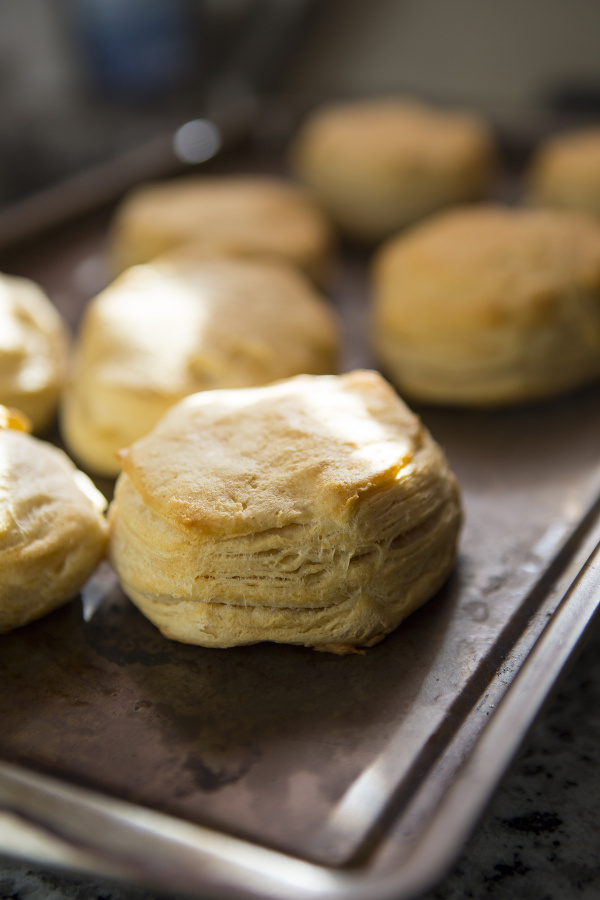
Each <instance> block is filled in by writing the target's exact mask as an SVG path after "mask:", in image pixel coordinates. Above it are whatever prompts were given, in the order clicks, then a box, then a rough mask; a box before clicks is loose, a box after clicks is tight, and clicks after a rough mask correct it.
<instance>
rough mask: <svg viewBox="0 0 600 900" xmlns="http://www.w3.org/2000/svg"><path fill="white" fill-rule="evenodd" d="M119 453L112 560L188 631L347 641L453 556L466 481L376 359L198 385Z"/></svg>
mask: <svg viewBox="0 0 600 900" xmlns="http://www.w3.org/2000/svg"><path fill="white" fill-rule="evenodd" d="M123 456H124V458H123V472H122V474H121V476H120V477H119V479H118V482H117V487H116V492H115V500H114V503H113V505H112V507H111V511H110V519H111V523H112V543H111V547H112V549H111V554H112V558H113V562H114V564H115V567H116V569H117V572H118V574H119V577H120V579H121V583H122V585H123V588H124V590H125V592H126V593H127V594H128V595H129V596H130V597H131V599H132V600H133V601H134V602H135V603H136V604H137V605H138V606H139V607H140V609H141V610H142V611H143V612H144V613H145V614H146V615H147V616H148V617H149V618H150V619H151V620H152V621H154V622H155V624H157V625H158V627H159V628H160V629H161V630H162V631H163V633H164V634H166V635H167V636H169V637H173V638H175V639H178V640H182V641H185V642H189V643H198V644H203V645H205V646H214V647H228V646H233V645H236V644H247V643H254V642H257V641H262V640H274V641H280V642H285V643H299V644H304V645H306V646H316V647H318V648H321V649H329V650H334V652H351V651H352V650H354V649H356V648H357V647H364V646H370V645H372V644H373V643H376V642H377V641H379V640H381V639H382V638H383V637H384V636H385V635H386V634H387V633H389V631H391V630H392V629H393V628H395V627H396V625H397V624H399V622H400V621H401V620H402V619H403V618H405V617H406V616H407V615H408V614H409V613H410V612H412V611H413V610H414V609H416V608H417V607H418V606H420V605H421V604H422V603H423V602H425V600H427V599H428V598H429V597H431V596H432V595H433V594H434V593H435V591H436V590H437V589H438V588H439V587H440V586H441V584H442V583H443V581H444V580H445V579H446V577H447V576H448V574H449V572H450V570H451V568H452V566H453V564H454V559H455V554H456V540H457V534H458V530H459V525H460V518H461V512H460V501H459V497H458V489H457V485H456V481H455V479H454V477H453V475H452V473H451V472H450V470H449V468H448V464H447V462H446V460H445V458H444V456H443V454H442V452H441V450H440V448H439V447H438V446H437V445H436V444H435V442H434V441H433V440H432V439H431V437H430V436H429V434H428V432H427V431H426V429H424V428H423V426H422V425H421V423H420V422H419V421H418V419H417V418H416V417H415V416H414V415H413V414H412V413H411V412H410V411H409V410H408V409H407V408H406V407H405V406H404V404H402V402H401V401H400V400H399V399H398V398H397V396H396V395H395V393H394V391H393V390H392V388H391V387H390V386H389V385H387V384H386V383H385V382H384V381H383V379H382V378H381V377H380V376H379V375H377V374H376V373H372V372H355V373H350V374H348V375H344V376H321V377H311V376H299V377H297V378H293V379H288V380H286V381H283V382H280V383H278V384H274V385H270V386H267V387H265V388H250V389H245V390H243V391H218V392H211V393H210V394H196V395H194V396H192V397H189V398H187V399H186V400H184V401H182V402H181V403H180V404H178V405H177V406H176V407H174V408H173V409H172V410H171V411H170V412H169V413H168V414H167V415H166V416H165V417H164V419H163V420H162V421H161V423H159V425H158V426H157V427H156V428H155V429H154V430H153V432H152V433H151V434H150V435H148V436H147V437H146V438H144V439H143V440H141V441H139V442H137V443H136V444H135V445H133V446H132V447H131V448H130V449H129V450H128V451H126V452H125V453H124V454H123Z"/></svg>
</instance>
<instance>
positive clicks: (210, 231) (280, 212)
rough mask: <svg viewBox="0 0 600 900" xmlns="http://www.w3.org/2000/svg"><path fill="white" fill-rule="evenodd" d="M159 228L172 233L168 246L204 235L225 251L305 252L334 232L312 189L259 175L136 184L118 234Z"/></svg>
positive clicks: (118, 221)
mask: <svg viewBox="0 0 600 900" xmlns="http://www.w3.org/2000/svg"><path fill="white" fill-rule="evenodd" d="M153 229H156V230H158V231H160V232H161V233H162V234H164V235H166V236H168V237H165V239H164V245H163V247H162V248H161V249H162V250H166V249H168V247H169V246H175V245H177V244H179V243H184V242H186V241H194V240H196V241H202V244H203V245H204V246H206V247H208V248H214V249H216V250H221V251H222V252H232V253H235V252H242V253H247V254H251V253H257V254H261V253H262V254H265V253H269V252H270V253H272V254H274V255H283V256H291V257H294V258H296V257H298V258H300V259H301V258H302V257H303V256H304V255H307V256H310V255H311V254H312V253H313V252H314V247H315V243H318V244H319V245H322V246H324V247H328V246H329V245H330V244H331V242H332V233H331V229H330V226H329V224H328V223H327V221H326V219H325V217H324V216H323V214H322V213H321V211H320V210H319V208H318V207H317V206H316V205H315V203H314V201H313V200H312V198H311V197H310V195H309V194H308V192H307V191H306V190H305V189H304V188H301V187H299V186H297V185H294V184H292V183H289V182H286V181H284V180H283V179H278V178H271V177H266V176H255V175H248V176H244V175H238V176H207V175H188V176H186V177H184V178H180V179H177V180H169V181H164V182H153V183H151V184H146V185H142V186H141V187H139V188H136V189H134V190H133V191H132V192H131V193H130V194H129V195H128V196H127V197H126V198H125V200H124V201H123V204H122V205H121V208H120V210H119V211H118V213H117V217H116V220H115V230H114V236H113V240H114V242H115V244H116V243H117V242H118V241H119V240H120V234H121V233H123V234H124V235H135V234H136V232H137V231H140V233H142V232H150V231H152V230H153Z"/></svg>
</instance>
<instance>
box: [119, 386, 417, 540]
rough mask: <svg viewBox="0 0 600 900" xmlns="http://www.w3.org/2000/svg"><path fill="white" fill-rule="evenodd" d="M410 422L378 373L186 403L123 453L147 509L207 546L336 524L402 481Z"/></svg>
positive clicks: (214, 394)
mask: <svg viewBox="0 0 600 900" xmlns="http://www.w3.org/2000/svg"><path fill="white" fill-rule="evenodd" d="M422 435H423V428H422V426H421V424H420V422H419V421H418V419H417V418H416V417H415V416H414V415H413V414H412V413H411V412H410V410H408V408H407V407H406V406H405V405H404V404H403V403H402V401H400V400H399V398H398V397H397V395H396V394H395V392H394V391H393V389H392V388H391V387H390V386H389V385H388V384H387V383H386V382H385V381H384V380H383V379H382V378H381V376H379V375H378V374H377V373H375V372H362V371H357V372H352V373H349V374H347V375H341V376H321V377H311V376H298V377H296V378H291V379H288V380H286V381H282V382H279V383H277V384H274V385H269V386H267V387H262V388H246V389H245V390H237V391H235V390H231V391H229V390H222V391H211V392H208V393H201V394H194V395H192V396H190V397H187V398H186V399H185V400H183V401H181V402H180V403H178V404H177V406H175V407H173V408H172V409H171V410H170V411H169V412H168V413H167V414H166V416H165V417H164V418H163V419H162V421H161V422H160V423H159V424H158V426H157V427H156V428H155V429H154V431H153V432H151V433H150V434H149V435H147V436H146V437H145V438H142V439H141V440H140V441H138V442H137V443H135V444H134V445H133V446H132V447H130V448H129V449H128V450H126V451H124V452H123V469H124V472H125V473H126V475H127V476H128V477H129V478H130V480H131V481H132V483H133V485H134V487H135V488H136V489H137V491H138V492H139V494H140V495H141V497H142V499H143V500H144V502H145V503H146V504H147V505H148V506H149V507H150V508H151V509H152V510H153V511H154V512H155V513H158V514H159V515H161V516H163V517H164V518H165V519H167V520H169V521H170V522H171V523H172V524H175V525H178V526H181V527H184V528H191V529H194V530H195V531H197V532H200V533H204V534H207V535H215V534H217V535H219V534H229V535H231V534H247V533H251V532H254V531H263V530H265V529H267V528H272V527H283V526H287V525H293V524H302V523H307V522H311V523H314V522H315V521H316V520H317V521H318V520H319V519H320V518H322V519H323V520H324V527H328V525H330V523H331V522H332V521H336V520H337V521H338V522H339V521H340V520H342V521H345V520H346V519H347V517H348V515H349V514H350V511H351V509H352V507H353V505H354V503H355V502H356V501H357V500H358V498H359V496H361V495H364V494H369V493H373V492H375V491H378V490H381V489H383V488H385V487H386V486H389V485H390V484H391V483H393V482H394V481H396V480H399V479H401V478H403V477H404V476H406V477H408V476H409V474H410V471H411V465H410V463H411V460H412V458H413V455H414V453H415V452H416V450H417V449H418V447H419V445H420V442H421V440H422Z"/></svg>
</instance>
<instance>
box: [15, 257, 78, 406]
mask: <svg viewBox="0 0 600 900" xmlns="http://www.w3.org/2000/svg"><path fill="white" fill-rule="evenodd" d="M67 341H68V338H67V330H66V327H65V325H64V324H63V321H62V319H61V317H60V315H59V313H58V311H57V310H56V309H55V308H54V307H53V306H52V303H51V302H50V300H49V299H48V297H47V296H46V295H45V294H44V292H43V291H42V289H41V288H40V287H38V285H37V284H35V283H34V282H33V281H30V280H29V279H27V278H17V277H14V276H11V275H0V392H2V393H5V394H6V393H11V394H12V393H33V392H36V391H41V390H43V389H44V388H45V387H46V386H47V385H48V384H52V383H54V382H56V381H61V380H62V379H63V378H64V377H65V374H66V363H67V360H66V356H67Z"/></svg>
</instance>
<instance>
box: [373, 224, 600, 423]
mask: <svg viewBox="0 0 600 900" xmlns="http://www.w3.org/2000/svg"><path fill="white" fill-rule="evenodd" d="M373 282H374V314H373V323H374V324H373V340H374V348H375V352H376V354H377V356H378V359H379V361H380V363H381V365H382V367H383V369H384V371H385V372H386V373H387V374H388V375H389V376H390V377H391V379H392V380H393V381H394V382H395V384H396V385H397V387H398V388H399V390H400V391H401V393H403V394H405V395H406V396H408V397H411V398H413V399H418V400H422V401H426V402H430V403H438V404H457V405H467V406H468V405H473V406H486V405H491V406H493V405H497V404H510V403H515V402H522V401H528V400H534V399H536V398H541V397H546V396H550V395H553V394H558V393H561V392H563V391H566V390H568V389H570V388H574V387H576V386H578V385H582V384H584V383H585V382H588V381H591V380H593V379H594V378H596V377H597V376H598V375H600V223H599V222H597V221H596V220H595V219H593V218H592V217H589V216H585V215H583V214H579V213H571V212H566V211H558V210H533V209H509V208H502V207H500V206H483V207H480V208H474V207H472V208H468V209H463V210H456V211H449V212H447V213H444V214H440V215H439V216H437V217H435V218H433V219H429V220H428V221H427V222H425V223H423V224H422V225H420V226H417V227H415V228H414V229H412V230H411V231H409V232H408V233H406V234H405V235H404V236H401V237H397V238H393V239H391V240H390V241H389V242H388V243H387V244H386V245H384V247H383V248H381V250H380V251H379V253H378V255H377V256H376V258H375V263H374V268H373Z"/></svg>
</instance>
